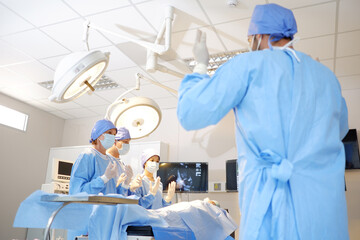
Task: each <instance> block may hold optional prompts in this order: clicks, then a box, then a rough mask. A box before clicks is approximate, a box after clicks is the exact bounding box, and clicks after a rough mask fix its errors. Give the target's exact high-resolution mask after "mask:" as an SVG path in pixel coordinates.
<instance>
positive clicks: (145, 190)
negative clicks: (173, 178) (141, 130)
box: [136, 148, 176, 209]
mask: <svg viewBox="0 0 360 240" xmlns="http://www.w3.org/2000/svg"><path fill="white" fill-rule="evenodd" d="M159 162H160V155H159V154H158V153H157V151H155V150H154V149H152V148H149V149H146V150H144V151H143V152H142V154H141V165H142V166H143V168H144V172H143V179H142V186H141V187H140V188H138V189H137V190H136V195H137V196H139V197H140V199H139V205H140V206H142V207H144V208H146V209H158V208H162V207H166V206H169V205H170V204H171V199H172V198H173V197H174V194H175V186H176V182H171V183H169V187H168V194H167V195H166V197H165V198H164V199H163V197H162V192H163V185H162V183H161V182H160V177H157V178H156V179H155V178H154V174H155V173H156V171H157V170H159Z"/></svg>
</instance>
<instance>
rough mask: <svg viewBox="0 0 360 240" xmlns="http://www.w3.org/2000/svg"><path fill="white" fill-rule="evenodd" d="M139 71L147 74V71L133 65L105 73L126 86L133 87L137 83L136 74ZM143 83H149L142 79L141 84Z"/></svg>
mask: <svg viewBox="0 0 360 240" xmlns="http://www.w3.org/2000/svg"><path fill="white" fill-rule="evenodd" d="M137 73H141V74H143V75H145V76H146V73H145V72H144V71H142V70H141V69H140V68H137V67H131V68H126V69H121V70H115V71H107V72H106V73H105V74H106V75H107V76H109V77H110V78H111V79H112V80H113V81H115V82H117V83H118V84H120V85H121V86H123V87H126V88H133V87H135V84H136V81H135V80H136V79H135V74H137ZM142 84H148V83H146V81H141V85H142Z"/></svg>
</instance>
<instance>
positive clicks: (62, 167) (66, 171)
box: [58, 161, 73, 176]
mask: <svg viewBox="0 0 360 240" xmlns="http://www.w3.org/2000/svg"><path fill="white" fill-rule="evenodd" d="M72 165H73V164H72V163H68V162H62V161H59V168H58V174H61V175H66V176H70V175H71V168H72Z"/></svg>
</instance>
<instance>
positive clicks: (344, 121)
mask: <svg viewBox="0 0 360 240" xmlns="http://www.w3.org/2000/svg"><path fill="white" fill-rule="evenodd" d="M341 100H342V102H341V112H340V114H341V115H340V137H341V139H343V138H344V137H345V136H346V134H347V133H348V131H349V125H348V110H347V107H346V102H345V99H344V98H342V99H341Z"/></svg>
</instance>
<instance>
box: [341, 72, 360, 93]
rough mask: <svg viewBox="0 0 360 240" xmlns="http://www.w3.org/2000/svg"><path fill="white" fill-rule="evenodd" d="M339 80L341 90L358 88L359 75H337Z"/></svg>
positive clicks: (359, 82)
mask: <svg viewBox="0 0 360 240" xmlns="http://www.w3.org/2000/svg"><path fill="white" fill-rule="evenodd" d="M339 82H340V85H341V89H342V90H347V89H360V75H353V76H348V77H339Z"/></svg>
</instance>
